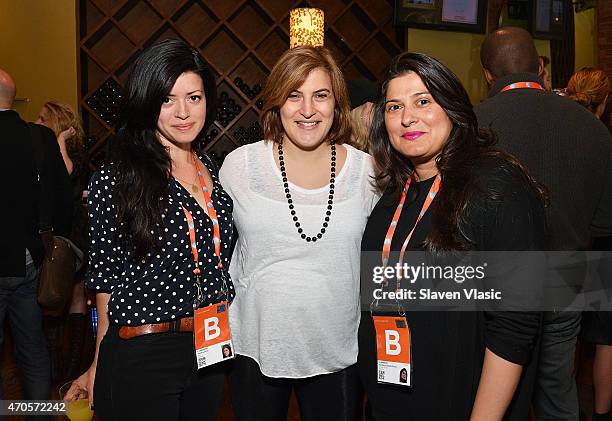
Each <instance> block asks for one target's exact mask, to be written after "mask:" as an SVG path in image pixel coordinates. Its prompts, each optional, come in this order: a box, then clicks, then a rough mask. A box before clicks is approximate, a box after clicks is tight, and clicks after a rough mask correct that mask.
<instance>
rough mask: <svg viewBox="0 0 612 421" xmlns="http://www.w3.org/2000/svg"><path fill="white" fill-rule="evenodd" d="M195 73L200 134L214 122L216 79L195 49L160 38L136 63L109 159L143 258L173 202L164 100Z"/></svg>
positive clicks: (122, 216) (120, 212) (126, 225)
mask: <svg viewBox="0 0 612 421" xmlns="http://www.w3.org/2000/svg"><path fill="white" fill-rule="evenodd" d="M185 72H194V73H196V74H198V75H199V76H200V77H201V78H202V82H203V84H204V95H205V97H206V121H205V124H204V127H203V129H202V131H201V132H200V134H198V136H196V139H197V138H199V137H200V136H201V135H202V134H203V133H204V132H205V130H206V129H207V128H208V126H209V125H210V124H211V123H212V122H213V120H214V115H215V102H216V99H217V95H216V85H215V77H214V75H213V73H212V71H211V69H210V66H209V65H208V64H207V63H206V61H205V60H204V59H203V58H202V56H201V55H200V54H199V53H198V51H197V50H196V49H195V48H192V47H191V46H189V45H188V44H186V43H185V42H183V41H181V40H178V39H166V40H163V41H158V42H156V43H154V44H152V45H151V46H149V47H148V48H146V49H145V50H144V51H143V52H142V53H141V54H140V55H139V56H138V58H137V59H136V61H135V62H134V66H133V68H132V71H131V73H130V77H129V79H128V82H127V84H126V86H125V99H124V105H123V109H122V113H121V117H120V122H119V125H118V127H117V135H116V137H115V139H113V141H112V143H111V145H110V149H109V158H110V161H111V162H112V163H113V172H114V176H115V179H116V184H115V191H114V193H115V194H114V197H115V205H116V206H117V217H118V222H119V223H121V227H122V230H124V231H125V233H126V234H127V235H128V237H129V238H130V241H131V242H132V243H133V245H134V248H135V249H134V253H135V256H136V257H137V258H142V257H143V256H144V255H145V254H146V253H147V252H148V251H150V250H152V249H154V248H156V247H157V246H158V245H159V240H158V238H159V237H160V236H161V237H163V235H164V234H163V229H162V213H163V209H164V207H165V206H166V204H167V201H166V198H167V196H168V188H169V187H168V186H169V179H170V174H171V169H172V163H171V159H170V155H169V154H168V151H167V149H166V147H164V146H163V145H162V143H161V142H160V140H159V138H158V137H157V134H156V132H157V120H158V119H159V113H160V110H161V106H162V102H163V101H164V99H165V98H166V96H167V95H168V94H169V93H170V91H171V90H172V87H173V86H174V83H175V82H176V80H177V79H178V77H179V76H180V75H181V74H183V73H185Z"/></svg>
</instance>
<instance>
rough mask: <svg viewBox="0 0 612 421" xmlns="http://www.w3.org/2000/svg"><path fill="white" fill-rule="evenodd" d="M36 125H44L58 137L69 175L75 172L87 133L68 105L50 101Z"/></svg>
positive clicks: (41, 112)
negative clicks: (76, 162)
mask: <svg viewBox="0 0 612 421" xmlns="http://www.w3.org/2000/svg"><path fill="white" fill-rule="evenodd" d="M36 124H42V125H43V126H46V127H48V128H50V129H51V130H53V132H54V133H55V136H56V137H57V143H58V144H59V147H60V152H61V154H62V158H63V159H64V164H65V165H66V170H68V174H72V173H73V172H74V170H75V163H74V161H75V160H78V159H79V157H80V155H81V154H82V151H83V141H84V140H85V132H83V125H82V123H81V119H80V117H79V116H78V114H76V113H75V112H74V111H73V110H72V108H70V106H69V105H67V104H62V103H61V102H58V101H49V102H47V103H45V105H43V107H42V109H41V110H40V113H38V118H37V120H36Z"/></svg>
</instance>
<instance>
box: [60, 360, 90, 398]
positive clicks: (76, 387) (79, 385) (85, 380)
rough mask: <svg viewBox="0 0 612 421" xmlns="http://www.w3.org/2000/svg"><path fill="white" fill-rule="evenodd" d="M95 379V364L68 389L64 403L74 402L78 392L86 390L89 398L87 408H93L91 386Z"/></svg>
mask: <svg viewBox="0 0 612 421" xmlns="http://www.w3.org/2000/svg"><path fill="white" fill-rule="evenodd" d="M95 379H96V363H95V361H94V363H93V364H92V365H91V367H89V369H88V370H87V371H86V372H84V373H83V374H81V375H80V376H79V377H78V378H77V379H76V380H74V381H73V382H72V385H71V386H70V389H68V392H66V395H65V396H64V400H65V401H71V400H74V399H75V398H76V397H77V396H78V394H79V392H80V391H82V390H86V391H87V396H88V397H89V407H90V408H91V407H93V386H94V380H95Z"/></svg>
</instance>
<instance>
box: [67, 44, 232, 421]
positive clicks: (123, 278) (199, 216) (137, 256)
mask: <svg viewBox="0 0 612 421" xmlns="http://www.w3.org/2000/svg"><path fill="white" fill-rule="evenodd" d="M215 97H216V92H215V81H214V76H213V75H212V72H211V70H210V68H209V67H208V65H207V64H206V63H205V61H204V60H203V59H202V57H201V56H200V55H199V53H198V52H197V50H195V49H193V48H191V47H189V46H188V45H187V44H185V43H184V42H182V41H178V40H165V41H161V42H158V43H156V44H153V45H152V46H150V47H149V48H147V49H146V50H144V51H143V52H142V54H141V55H140V56H139V57H138V59H137V60H136V61H135V63H134V67H133V70H132V73H131V75H130V78H129V80H128V83H127V86H126V90H125V100H126V102H125V107H124V111H123V114H122V120H121V123H120V126H119V130H118V134H117V138H116V139H115V140H114V141H113V144H112V145H111V155H110V156H111V160H110V162H111V164H109V165H107V166H105V167H104V168H102V169H101V170H100V171H98V172H97V173H96V174H95V175H94V176H93V177H92V179H91V182H90V186H89V190H90V193H89V214H90V220H91V227H90V243H91V244H90V245H91V247H90V263H89V272H88V274H87V277H86V285H87V287H88V288H90V289H92V290H94V291H95V292H96V293H97V296H96V303H97V307H98V317H99V324H98V342H97V347H96V354H95V358H94V361H93V364H92V365H91V367H90V368H89V370H87V372H85V373H84V374H83V375H82V376H81V377H80V378H79V379H78V380H77V381H76V385H75V386H73V391H74V392H76V389H77V388H78V387H81V388H84V389H87V390H88V391H89V396H90V403H92V404H93V405H95V412H96V414H97V415H98V418H99V419H100V420H102V421H104V420H113V421H117V420H136V419H141V420H145V419H146V420H164V421H171V420H196V419H197V420H198V421H203V420H214V419H216V413H217V409H218V405H219V403H220V399H221V396H222V387H223V382H224V372H223V371H224V368H225V367H224V363H219V364H216V365H213V366H210V367H205V368H203V369H200V370H197V365H196V358H195V351H194V338H193V314H194V302H195V301H194V300H196V296H197V297H198V299H197V303H198V304H199V305H198V307H204V306H207V305H209V304H214V303H216V302H218V301H219V298H220V296H222V295H224V294H221V292H222V291H224V292H227V298H228V299H230V300H231V299H232V298H233V296H234V290H233V285H232V282H231V280H230V279H229V275H227V273H226V269H225V268H227V267H228V265H229V247H230V244H231V236H232V229H233V226H232V217H231V215H232V200H231V198H230V197H229V196H228V195H227V193H226V192H225V191H224V190H223V188H222V187H221V185H220V184H219V182H218V179H217V175H216V171H215V166H214V164H213V162H212V161H211V160H210V158H208V157H207V156H206V155H204V154H200V155H198V154H196V153H195V152H194V149H193V147H192V142H193V141H194V140H195V139H196V138H198V136H199V135H200V134H201V133H203V132H204V130H205V129H206V127H207V126H208V125H209V124H210V123H211V122H212V120H213V116H214V103H215ZM215 214H216V215H215ZM189 215H191V217H192V218H193V227H192V228H193V230H191V231H192V234H193V231H195V238H194V240H195V241H194V242H195V245H196V250H197V253H192V248H191V243H192V242H193V240H190V227H189V226H188V222H187V221H188V218H189ZM189 225H191V224H189ZM219 245H220V247H219ZM196 255H197V256H198V257H197V259H196V258H195V256H196ZM196 275H198V276H196ZM92 397H93V399H92Z"/></svg>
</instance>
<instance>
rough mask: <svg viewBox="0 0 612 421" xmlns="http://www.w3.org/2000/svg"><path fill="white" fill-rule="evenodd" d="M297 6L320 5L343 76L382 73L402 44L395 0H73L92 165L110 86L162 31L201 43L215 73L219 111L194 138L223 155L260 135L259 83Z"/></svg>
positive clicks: (104, 132) (105, 124)
mask: <svg viewBox="0 0 612 421" xmlns="http://www.w3.org/2000/svg"><path fill="white" fill-rule="evenodd" d="M294 7H320V8H322V9H323V10H324V12H325V21H326V45H327V46H328V47H330V48H331V49H332V51H333V52H334V55H335V56H336V58H337V60H338V61H339V64H340V66H341V68H342V69H343V71H344V72H345V76H346V78H347V79H352V78H367V79H371V80H375V79H378V78H380V77H381V76H382V75H383V72H384V70H385V68H386V65H387V63H388V62H389V60H390V59H391V57H393V56H394V55H396V54H397V53H399V52H400V51H401V50H402V48H403V39H404V36H403V30H399V31H396V30H395V28H393V26H392V20H393V19H392V18H393V1H392V0H310V1H308V0H303V1H285V0H236V1H227V0H79V36H80V38H79V49H80V54H79V58H80V64H79V65H80V69H79V73H80V78H81V80H80V94H79V95H80V106H81V112H82V115H83V119H84V122H85V128H86V131H87V133H88V135H89V136H93V137H95V139H96V142H95V144H91V145H90V147H91V149H90V153H91V156H92V160H93V162H94V165H97V164H98V162H101V160H102V157H103V155H104V149H105V143H106V142H107V141H108V139H109V138H110V137H111V135H112V133H113V125H112V123H113V112H114V108H113V107H116V106H117V103H118V102H119V99H118V98H114V97H113V95H115V96H117V95H116V94H114V92H115V88H116V87H117V86H124V85H125V83H126V81H127V77H128V75H129V72H130V69H131V66H132V64H133V62H134V60H135V59H136V57H137V56H138V54H139V53H140V51H141V50H142V49H143V48H145V47H146V46H148V45H150V44H151V43H153V42H155V41H157V40H160V39H164V38H168V37H178V38H181V39H183V40H185V41H186V42H188V43H190V44H191V45H193V46H194V47H196V48H198V50H199V51H200V52H201V53H202V55H203V56H204V57H205V58H206V59H207V61H208V62H209V63H210V64H211V67H212V68H213V70H214V72H215V74H216V76H217V91H218V95H219V104H218V105H219V107H218V108H219V109H218V110H217V115H216V119H215V121H214V123H213V124H212V125H211V127H210V128H209V130H208V131H207V133H206V134H205V135H204V136H203V138H202V139H200V140H199V142H200V144H201V145H202V146H203V147H204V148H205V149H206V150H207V151H208V152H209V153H210V154H211V155H212V156H213V157H214V158H215V159H217V160H218V161H219V162H221V161H222V160H223V158H224V156H225V155H226V154H227V153H229V152H230V151H231V150H233V149H234V148H236V147H237V146H239V145H241V144H245V143H249V142H253V141H256V140H259V139H260V138H261V127H259V123H258V118H259V113H260V110H261V107H262V105H263V102H262V98H261V90H262V88H263V85H264V84H265V80H266V77H267V75H268V74H269V73H270V71H271V69H272V67H273V66H274V64H275V63H276V61H277V60H278V58H279V57H280V55H281V54H282V53H283V52H284V51H285V50H286V49H287V48H288V46H289V27H288V25H289V11H290V10H291V9H292V8H294ZM105 101H106V102H105ZM90 143H91V142H90Z"/></svg>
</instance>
